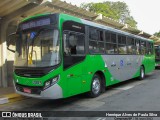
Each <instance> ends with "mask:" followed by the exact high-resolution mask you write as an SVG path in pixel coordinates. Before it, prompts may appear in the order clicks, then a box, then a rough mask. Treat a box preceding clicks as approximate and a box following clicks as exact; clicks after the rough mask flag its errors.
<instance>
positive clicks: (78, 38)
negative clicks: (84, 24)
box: [63, 32, 84, 55]
mask: <svg viewBox="0 0 160 120" xmlns="http://www.w3.org/2000/svg"><path fill="white" fill-rule="evenodd" d="M63 40H64V54H65V55H80V54H84V35H83V34H78V33H74V32H71V33H69V34H64V35H63Z"/></svg>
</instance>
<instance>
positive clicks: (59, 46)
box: [8, 13, 155, 99]
mask: <svg viewBox="0 0 160 120" xmlns="http://www.w3.org/2000/svg"><path fill="white" fill-rule="evenodd" d="M12 36H13V34H12ZM12 36H10V38H11V39H10V40H9V41H12V38H13V37H12ZM14 36H15V38H16V41H15V46H16V47H15V50H12V51H14V52H15V59H14V73H13V76H14V77H13V83H14V86H15V90H16V92H17V93H18V94H21V95H24V96H29V97H35V98H40V99H59V98H67V97H70V96H73V95H77V94H81V93H87V94H88V95H89V96H90V97H97V96H99V95H100V94H101V93H103V92H104V91H105V88H106V87H108V86H110V85H113V84H117V83H120V82H122V81H125V80H129V79H132V78H135V77H139V79H144V78H145V74H147V73H149V72H151V71H153V70H154V69H155V54H154V49H153V48H154V47H153V41H152V40H149V39H146V38H143V37H140V36H137V35H133V34H130V33H127V32H124V31H121V30H117V29H114V28H111V27H107V26H104V25H101V24H97V23H94V22H91V21H88V20H85V19H80V18H78V17H74V16H71V15H67V14H62V13H54V14H51V13H50V14H39V15H35V16H32V17H28V18H26V19H24V20H22V21H21V22H20V23H19V25H18V28H17V30H16V32H15V34H14ZM8 48H9V44H8Z"/></svg>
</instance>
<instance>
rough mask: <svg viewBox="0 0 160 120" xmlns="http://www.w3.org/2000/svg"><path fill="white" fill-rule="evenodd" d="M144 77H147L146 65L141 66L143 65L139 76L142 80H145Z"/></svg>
mask: <svg viewBox="0 0 160 120" xmlns="http://www.w3.org/2000/svg"><path fill="white" fill-rule="evenodd" d="M144 77H145V71H144V67H143V66H141V67H140V76H139V79H140V80H143V79H144Z"/></svg>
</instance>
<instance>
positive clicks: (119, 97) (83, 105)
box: [0, 70, 160, 120]
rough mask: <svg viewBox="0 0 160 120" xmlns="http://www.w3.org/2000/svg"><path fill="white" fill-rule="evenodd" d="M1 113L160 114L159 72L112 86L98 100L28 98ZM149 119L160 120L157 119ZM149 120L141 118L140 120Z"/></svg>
mask: <svg viewBox="0 0 160 120" xmlns="http://www.w3.org/2000/svg"><path fill="white" fill-rule="evenodd" d="M0 111H53V112H54V111H95V112H96V111H97V113H98V112H99V111H160V70H155V71H154V72H153V73H150V74H147V75H146V78H145V80H142V81H140V80H138V79H132V80H128V81H125V82H123V83H120V84H118V85H114V86H111V87H109V88H107V89H106V92H105V93H103V94H101V95H100V96H99V97H97V98H88V97H86V96H85V95H84V94H82V95H77V96H74V97H71V98H67V99H60V100H41V99H34V98H26V99H24V100H21V101H16V102H13V103H9V104H6V105H0ZM91 116H92V115H91ZM52 119H55V120H59V119H65V120H67V119H68V120H70V119H73V120H81V119H88V120H90V119H94V120H115V118H109V117H85V118H84V117H83V118H82V117H54V118H47V119H46V120H52ZM150 119H151V120H160V118H157V117H153V118H152V117H151V118H150ZM150 119H149V118H146V119H145V118H143V119H140V118H138V119H137V120H150ZM117 120H118V119H117ZM122 120H125V119H122ZM131 120H135V118H132V119H131Z"/></svg>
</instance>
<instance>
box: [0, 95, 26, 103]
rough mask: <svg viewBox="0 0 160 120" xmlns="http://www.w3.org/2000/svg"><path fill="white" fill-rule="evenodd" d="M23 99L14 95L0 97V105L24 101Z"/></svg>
mask: <svg viewBox="0 0 160 120" xmlns="http://www.w3.org/2000/svg"><path fill="white" fill-rule="evenodd" d="M24 98H25V97H24V96H22V95H19V94H16V93H12V94H7V95H2V96H0V105H2V104H6V103H9V102H11V101H17V100H21V99H24Z"/></svg>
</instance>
